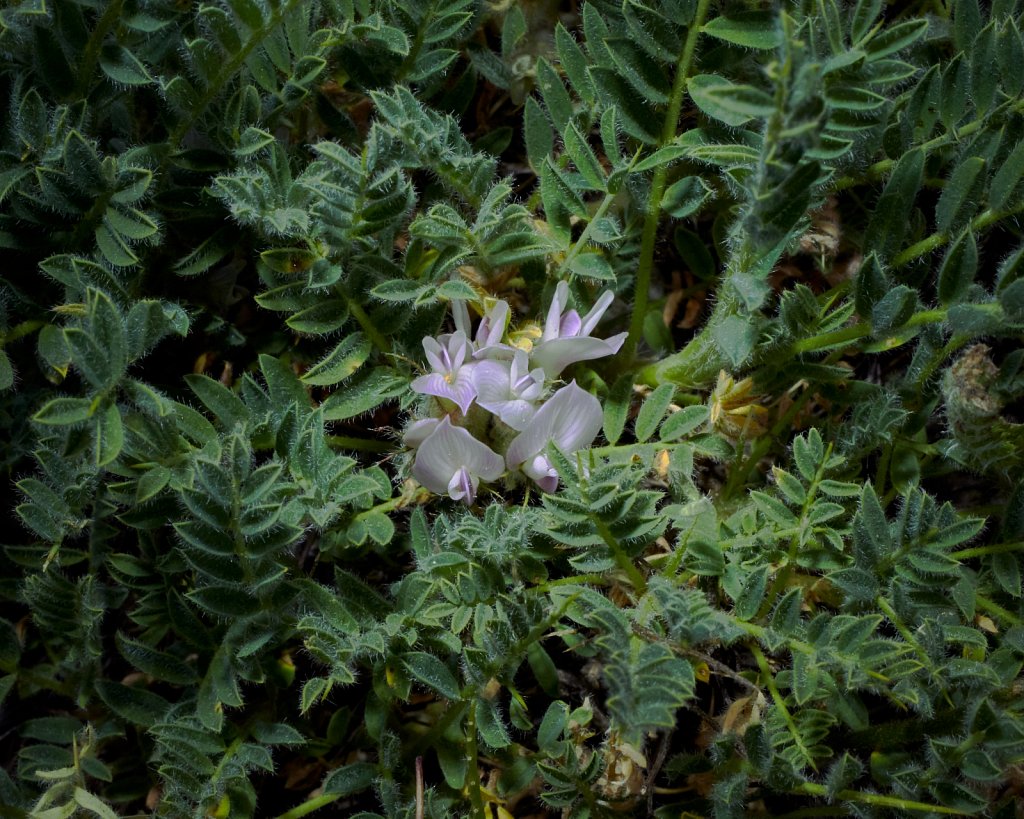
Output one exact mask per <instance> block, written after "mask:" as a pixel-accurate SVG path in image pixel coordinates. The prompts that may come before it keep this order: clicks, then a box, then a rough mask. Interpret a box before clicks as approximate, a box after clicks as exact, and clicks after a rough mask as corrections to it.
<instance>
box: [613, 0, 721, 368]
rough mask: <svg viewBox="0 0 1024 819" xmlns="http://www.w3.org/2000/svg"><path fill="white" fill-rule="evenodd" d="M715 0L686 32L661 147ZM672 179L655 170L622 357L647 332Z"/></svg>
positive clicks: (672, 131)
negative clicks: (664, 203)
mask: <svg viewBox="0 0 1024 819" xmlns="http://www.w3.org/2000/svg"><path fill="white" fill-rule="evenodd" d="M710 5H711V0H698V3H697V11H696V12H695V13H694V16H693V21H692V22H691V23H690V27H689V28H688V29H687V31H686V42H685V43H684V44H683V53H682V54H680V55H679V61H678V62H677V63H676V76H675V79H674V80H673V82H672V94H671V96H670V97H669V103H668V110H667V111H666V112H665V122H664V124H663V125H662V128H661V139H660V140H659V142H658V147H662V146H664V145H667V144H668V143H669V142H671V141H672V140H673V139H675V136H676V128H677V127H678V125H679V112H680V111H681V110H682V107H683V96H684V95H685V93H686V81H687V79H688V78H689V75H690V69H691V68H692V66H693V54H694V51H695V50H696V48H697V37H698V36H699V35H700V32H701V30H702V28H703V27H704V20H705V18H706V17H707V16H708V7H709V6H710ZM667 180H668V165H660V166H659V167H658V168H657V169H655V171H654V178H653V179H652V180H651V195H650V198H649V199H648V200H647V214H646V216H645V217H644V228H643V233H642V235H641V238H640V262H639V264H638V265H637V271H636V286H635V289H634V295H633V318H632V320H631V321H630V325H629V337H628V338H627V339H626V344H625V349H624V350H623V354H622V357H623V359H624V360H626V361H632V360H633V358H634V357H635V356H636V347H637V344H638V343H639V341H640V337H641V336H642V335H643V331H644V317H645V316H646V314H647V299H648V290H649V289H650V286H651V269H652V268H653V266H654V245H655V240H656V239H657V235H658V221H659V217H660V215H661V199H662V197H663V196H664V194H665V183H666V181H667Z"/></svg>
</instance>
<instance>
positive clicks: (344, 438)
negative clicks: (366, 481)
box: [327, 435, 395, 452]
mask: <svg viewBox="0 0 1024 819" xmlns="http://www.w3.org/2000/svg"><path fill="white" fill-rule="evenodd" d="M327 443H328V444H329V445H330V446H333V447H337V448H338V449H354V450H357V451H359V452H390V451H391V450H393V449H394V448H395V445H394V444H392V443H390V442H388V441H375V440H372V439H370V438H354V437H352V436H351V435H328V436H327Z"/></svg>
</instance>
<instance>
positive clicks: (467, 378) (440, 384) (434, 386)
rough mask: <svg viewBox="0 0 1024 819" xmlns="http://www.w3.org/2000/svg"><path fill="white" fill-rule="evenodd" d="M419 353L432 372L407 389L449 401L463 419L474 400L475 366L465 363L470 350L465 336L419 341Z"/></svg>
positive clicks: (452, 335) (458, 335)
mask: <svg viewBox="0 0 1024 819" xmlns="http://www.w3.org/2000/svg"><path fill="white" fill-rule="evenodd" d="M423 351H424V352H425V353H426V354H427V361H428V362H429V363H430V367H431V369H432V370H433V372H430V373H427V374H426V375H421V376H420V377H419V378H417V379H415V380H414V381H413V382H412V384H411V385H410V386H411V387H412V389H413V390H414V391H415V392H419V393H423V394H424V395H433V396H435V397H436V398H447V399H448V400H449V401H453V402H454V403H455V404H456V405H457V406H458V408H459V409H460V410H462V414H463V415H465V414H466V413H467V412H468V411H469V407H470V404H472V403H473V399H474V398H476V386H475V385H474V384H473V367H474V366H475V363H474V362H472V361H467V359H468V358H470V355H471V352H472V348H471V346H470V343H469V339H468V338H466V334H465V333H464V332H463V331H462V330H459V331H457V332H455V333H451V334H449V335H446V336H442V337H441V338H440V340H438V339H433V338H430V337H429V336H427V337H426V338H424V339H423Z"/></svg>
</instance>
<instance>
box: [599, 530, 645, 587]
mask: <svg viewBox="0 0 1024 819" xmlns="http://www.w3.org/2000/svg"><path fill="white" fill-rule="evenodd" d="M588 517H589V518H590V520H591V522H592V523H593V524H594V528H596V529H597V533H598V534H599V535H600V536H601V540H603V541H604V542H605V545H607V546H608V549H609V551H610V552H611V553H612V556H613V557H614V558H615V562H616V564H618V567H619V568H620V569H622V571H624V572H625V573H626V576H627V577H628V578H629V582H630V583H632V584H633V588H634V590H635V591H636V593H637V594H640V595H642V594H643V593H644V592H646V591H647V579H646V578H645V577H644V576H643V573H642V572H641V571H640V570H639V569H638V568H637V567H636V564H635V563H633V561H632V560H630V559H629V555H627V554H626V553H625V552H624V551H623V550H622V545H621V544H620V543H619V541H618V540H617V539H616V538H615V535H614V534H612V530H611V529H609V528H608V524H606V523H605V522H604V521H603V520H601V518H599V517H598V516H597V515H595V514H593V513H591V514H590V515H588Z"/></svg>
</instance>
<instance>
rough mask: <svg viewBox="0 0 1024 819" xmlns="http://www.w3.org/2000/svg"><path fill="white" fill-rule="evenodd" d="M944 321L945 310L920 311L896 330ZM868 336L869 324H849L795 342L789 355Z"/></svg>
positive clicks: (821, 348)
mask: <svg viewBox="0 0 1024 819" xmlns="http://www.w3.org/2000/svg"><path fill="white" fill-rule="evenodd" d="M945 319H946V311H945V310H921V311H920V312H917V313H914V314H913V315H912V316H911V317H910V318H909V319H907V323H906V324H904V325H902V326H901V327H898V328H897V330H905V329H907V328H908V327H918V326H920V325H922V324H935V323H937V322H940V321H945ZM870 335H871V323H870V322H867V321H862V322H858V323H857V324H851V325H850V326H848V327H841V328H840V329H838V330H833V331H831V332H829V333H822V334H821V335H817V336H811V337H810V338H802V339H800V340H799V341H795V342H793V344H792V345H791V346H790V348H789V349H790V354H791V355H801V354H802V353H810V352H816V351H818V350H825V349H828V348H829V347H834V346H836V345H837V344H843V343H845V342H848V341H856V340H857V339H859V338H864V337H865V336H870Z"/></svg>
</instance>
